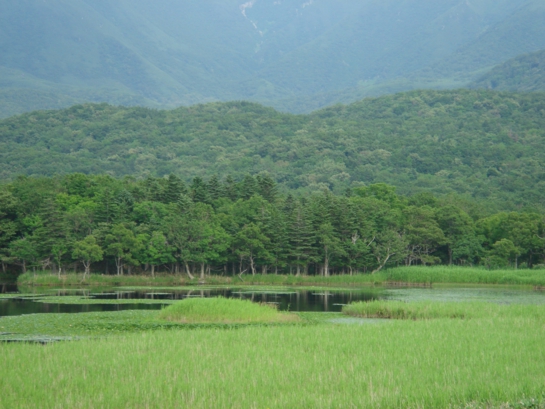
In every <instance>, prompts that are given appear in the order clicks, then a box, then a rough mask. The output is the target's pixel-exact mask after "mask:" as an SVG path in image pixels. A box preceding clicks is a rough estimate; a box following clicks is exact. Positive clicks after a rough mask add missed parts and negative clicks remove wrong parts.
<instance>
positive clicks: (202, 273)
mask: <svg viewBox="0 0 545 409" xmlns="http://www.w3.org/2000/svg"><path fill="white" fill-rule="evenodd" d="M204 279H205V277H204V263H201V280H204Z"/></svg>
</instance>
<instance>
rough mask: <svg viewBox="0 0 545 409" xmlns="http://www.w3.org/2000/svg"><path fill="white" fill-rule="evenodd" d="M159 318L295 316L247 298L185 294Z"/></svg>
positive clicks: (222, 320)
mask: <svg viewBox="0 0 545 409" xmlns="http://www.w3.org/2000/svg"><path fill="white" fill-rule="evenodd" d="M158 318H159V319H163V320H167V321H174V322H180V323H209V322H213V323H223V324H231V323H257V322H263V323H264V322H295V321H297V320H298V316H297V315H294V314H290V313H285V312H279V311H278V310H277V309H276V308H274V307H271V306H267V305H260V304H256V303H253V302H251V301H249V300H238V299H227V298H223V297H218V298H188V299H185V300H183V301H180V302H177V303H176V304H173V305H170V306H168V307H167V308H165V309H163V310H161V311H160V312H159V314H158Z"/></svg>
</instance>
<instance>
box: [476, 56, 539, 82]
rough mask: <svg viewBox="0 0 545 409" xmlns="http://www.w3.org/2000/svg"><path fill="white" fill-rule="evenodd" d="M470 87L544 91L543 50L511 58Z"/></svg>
mask: <svg viewBox="0 0 545 409" xmlns="http://www.w3.org/2000/svg"><path fill="white" fill-rule="evenodd" d="M472 86H473V87H474V88H488V89H493V90H498V91H525V92H535V91H541V92H544V91H545V50H541V51H537V52H535V53H529V54H524V55H521V56H519V57H516V58H513V59H511V60H509V61H507V62H505V63H503V64H500V65H499V66H497V67H495V68H494V69H493V70H491V71H490V72H488V73H486V74H485V75H483V76H482V77H481V78H479V79H478V80H477V81H475V82H474V83H473V84H472Z"/></svg>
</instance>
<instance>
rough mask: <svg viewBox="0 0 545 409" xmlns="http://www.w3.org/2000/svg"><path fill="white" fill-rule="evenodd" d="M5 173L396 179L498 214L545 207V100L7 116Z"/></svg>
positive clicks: (481, 94)
mask: <svg viewBox="0 0 545 409" xmlns="http://www.w3.org/2000/svg"><path fill="white" fill-rule="evenodd" d="M0 135H2V138H1V140H0V178H1V179H2V180H6V181H8V180H14V178H15V177H17V176H18V175H29V176H52V175H62V174H71V173H75V172H79V173H84V174H97V173H107V174H109V175H111V176H113V177H122V176H125V175H131V176H134V177H135V178H138V179H140V178H146V177H164V176H167V175H169V174H174V175H177V176H178V177H180V178H182V179H183V180H184V182H186V183H188V182H191V180H192V179H193V178H195V177H201V178H209V177H211V176H213V175H227V174H231V175H233V177H235V178H243V177H244V176H245V175H246V174H254V175H255V174H258V173H260V172H267V173H268V174H269V175H270V176H271V177H272V178H273V179H274V180H275V181H276V182H278V183H279V188H280V190H281V191H283V192H288V191H293V190H297V191H299V192H305V193H309V192H315V191H322V190H323V189H324V188H326V189H330V190H331V191H333V192H335V193H337V194H341V193H342V192H344V191H345V189H347V188H355V187H358V186H364V185H370V184H376V183H387V184H389V185H392V186H396V187H397V191H398V192H399V193H400V194H403V195H413V194H415V193H419V192H429V193H432V194H434V195H437V196H442V195H448V194H456V195H459V196H463V197H465V198H468V199H470V200H477V201H481V202H486V203H487V205H488V206H491V207H492V208H495V209H498V210H501V209H506V210H517V209H520V208H522V207H528V206H534V207H536V206H537V207H539V206H543V204H545V169H544V168H543V163H545V151H544V150H543V146H545V94H542V93H533V94H517V93H497V92H493V91H488V90H457V91H414V92H409V93H403V94H397V95H392V96H385V97H381V98H375V99H365V100H363V101H360V102H357V103H354V104H351V105H347V106H344V105H337V106H333V107H330V108H327V109H324V110H321V111H317V112H315V113H313V114H310V115H291V114H283V113H279V112H277V111H274V110H273V109H270V108H265V107H263V106H260V105H257V104H253V103H248V102H229V103H210V104H205V105H196V106H192V107H189V108H185V107H182V108H178V109H175V110H171V111H161V110H152V109H147V108H123V107H113V106H109V105H106V104H99V105H93V104H88V105H77V106H74V107H72V108H69V109H64V110H58V111H42V112H33V113H30V114H24V115H21V116H17V117H12V118H9V119H5V120H3V121H0Z"/></svg>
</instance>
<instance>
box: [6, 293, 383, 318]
mask: <svg viewBox="0 0 545 409" xmlns="http://www.w3.org/2000/svg"><path fill="white" fill-rule="evenodd" d="M11 289H12V290H13V289H14V288H11ZM5 293H13V292H12V291H9V292H5ZM27 295H28V294H25V295H24V296H27ZM48 295H50V296H56V297H57V296H75V295H79V296H82V295H84V296H91V297H92V298H93V299H96V300H101V299H103V300H108V302H110V303H108V304H85V305H81V304H58V303H55V302H52V303H44V302H43V301H40V302H36V301H33V300H32V299H31V298H15V299H0V317H2V316H9V315H22V314H37V313H78V312H101V311H121V310H135V309H148V310H153V309H157V310H158V309H161V308H162V307H163V306H164V305H165V304H167V303H165V304H161V303H158V304H139V303H134V304H132V303H128V304H126V303H123V304H111V301H112V300H141V299H155V300H182V299H185V298H188V297H219V296H222V297H226V298H240V299H245V300H251V301H253V302H258V303H271V304H275V305H277V306H278V309H279V310H282V311H315V312H322V311H329V312H338V311H341V309H342V307H343V305H345V304H349V303H351V302H354V301H369V300H374V299H377V298H379V294H378V293H377V292H376V291H371V290H370V291H343V292H337V291H300V290H297V291H295V290H294V291H285V292H281V291H279V292H273V291H250V290H248V289H245V290H232V289H214V290H198V289H197V290H191V291H189V290H184V291H180V290H178V291H164V290H161V291H160V292H158V291H153V290H148V291H115V290H109V291H105V292H102V293H94V292H89V291H79V292H75V291H62V290H59V291H52V292H49V293H47V294H46V297H47V296H48ZM125 302H126V301H125Z"/></svg>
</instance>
